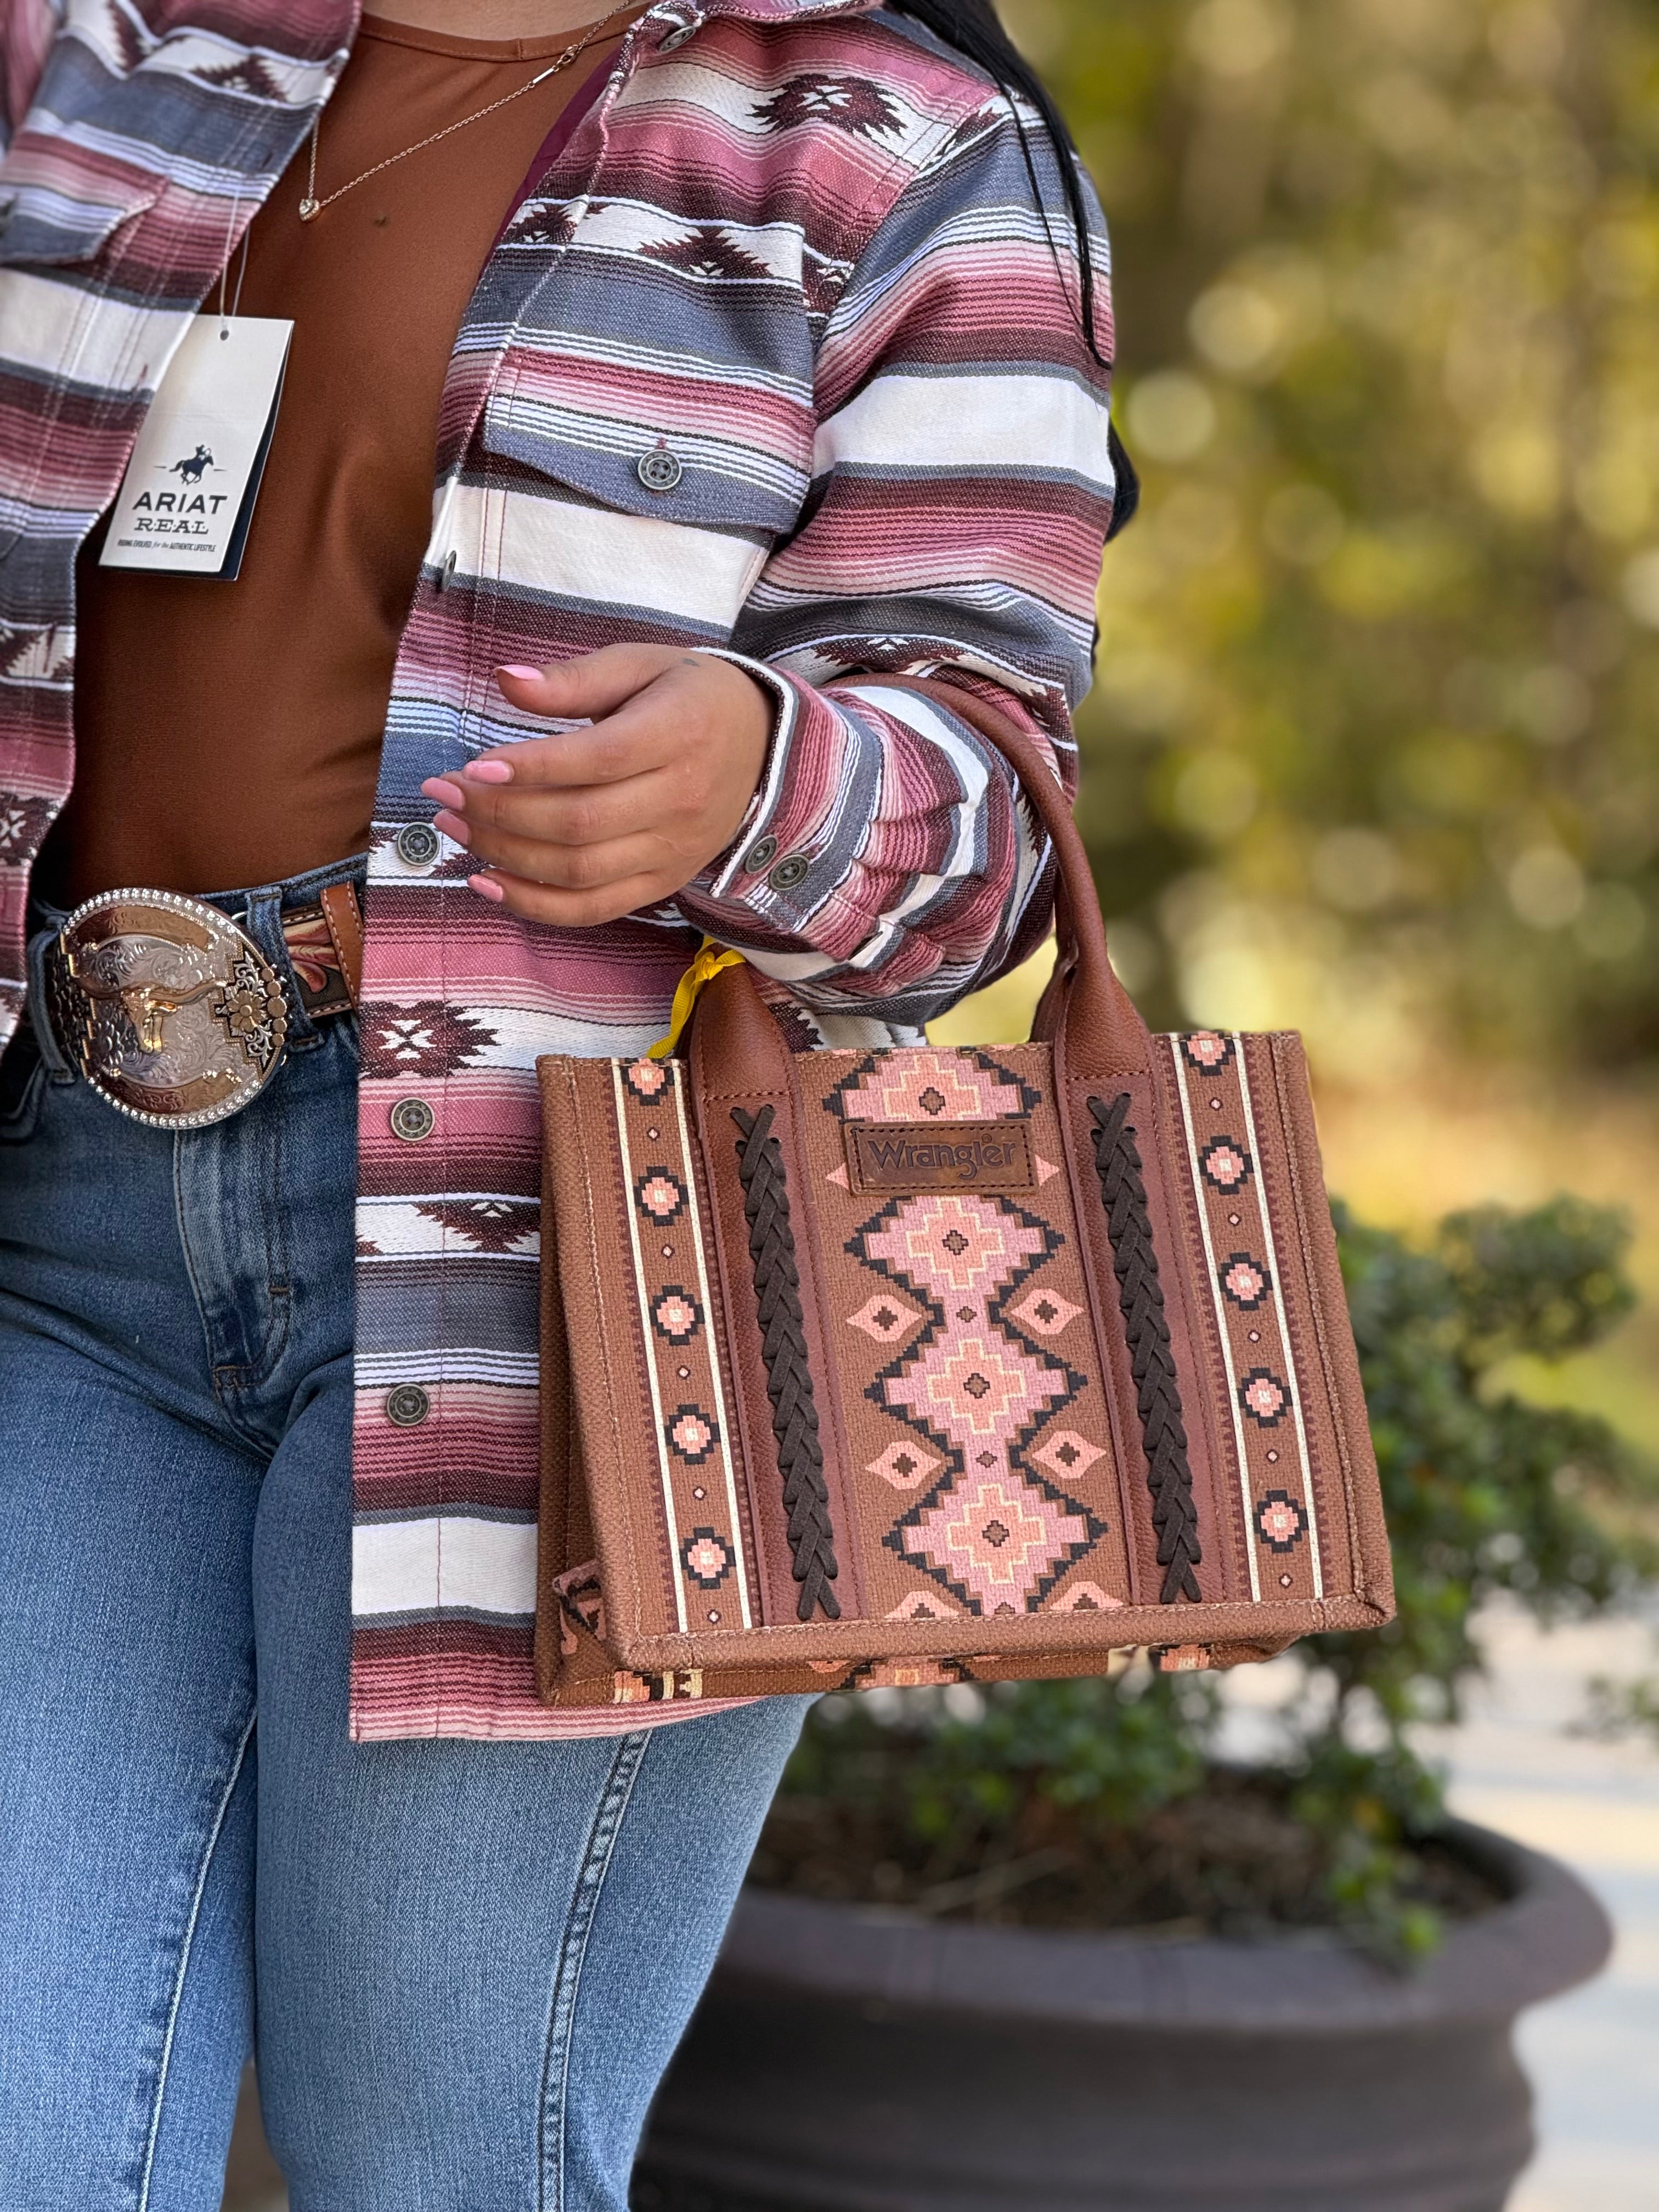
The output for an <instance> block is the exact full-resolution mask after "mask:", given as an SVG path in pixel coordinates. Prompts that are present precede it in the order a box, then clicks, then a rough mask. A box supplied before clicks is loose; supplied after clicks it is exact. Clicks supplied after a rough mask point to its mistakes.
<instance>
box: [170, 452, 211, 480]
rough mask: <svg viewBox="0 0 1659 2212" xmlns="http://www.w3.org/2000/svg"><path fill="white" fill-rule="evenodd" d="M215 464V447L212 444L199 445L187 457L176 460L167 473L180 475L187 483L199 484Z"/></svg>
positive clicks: (173, 475) (172, 475)
mask: <svg viewBox="0 0 1659 2212" xmlns="http://www.w3.org/2000/svg"><path fill="white" fill-rule="evenodd" d="M214 465H215V464H214V459H213V448H212V447H210V446H197V448H196V451H195V452H194V453H191V454H190V455H188V456H187V457H186V459H184V460H182V461H174V462H173V465H172V466H171V467H170V468H169V469H168V471H167V474H168V475H169V476H170V477H180V478H181V479H182V480H183V481H184V482H185V483H187V484H198V483H201V481H202V478H203V477H204V476H205V475H206V474H207V472H208V471H209V470H210V468H212V467H213V466H214Z"/></svg>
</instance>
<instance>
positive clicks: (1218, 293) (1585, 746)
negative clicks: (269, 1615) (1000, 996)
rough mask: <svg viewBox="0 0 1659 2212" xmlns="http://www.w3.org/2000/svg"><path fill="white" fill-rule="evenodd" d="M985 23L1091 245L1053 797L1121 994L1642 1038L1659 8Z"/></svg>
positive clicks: (1306, 8)
mask: <svg viewBox="0 0 1659 2212" xmlns="http://www.w3.org/2000/svg"><path fill="white" fill-rule="evenodd" d="M1004 13H1005V15H1006V20H1007V21H1008V22H1009V25H1010V27H1011V28H1012V30H1013V31H1014V33H1015V34H1016V36H1017V37H1018V39H1019V40H1021V42H1022V44H1023V45H1024V47H1025V48H1026V50H1027V51H1028V52H1030V54H1031V55H1032V57H1033V58H1034V59H1035V60H1036V61H1037V62H1038V63H1039V64H1040V65H1041V66H1042V69H1043V70H1044V71H1045V72H1046V74H1047V75H1048V78H1049V80H1050V82H1052V83H1053V84H1054V87H1055V88H1056V90H1057V92H1058V93H1059V94H1060V99H1061V100H1062V103H1063V105H1064V106H1065V107H1066V111H1067V112H1068V114H1069V115H1070V116H1071V118H1072V119H1073V124H1074V125H1075V127H1076V129H1077V131H1078V134H1079V140H1080V142H1081V143H1082V145H1083V148H1084V150H1085V155H1086V157H1087V159H1088V161H1089V162H1090V165H1091V168H1092V169H1093V171H1094V173H1095V175H1096V177H1097V180H1098V182H1099V184H1100V186H1101V190H1102V193H1103V198H1104V200H1105V204H1106V206H1107V210H1108V213H1109V218H1110V220H1111V223H1112V228H1113V233H1114V240H1115V264H1116V278H1115V282H1116V293H1117V310H1118V328H1119V347H1118V350H1119V359H1120V363H1121V381H1120V386H1119V391H1120V397H1121V421H1122V424H1123V428H1124V433H1125V436H1126V439H1127V443H1128V445H1129V447H1130V449H1131V451H1132V452H1133V453H1134V454H1135V456H1136V458H1137V459H1138V461H1139V464H1140V465H1141V469H1142V473H1143V475H1144V477H1145V479H1146V507H1145V511H1144V513H1143V515H1142V518H1141V520H1139V521H1138V522H1137V523H1136V525H1135V526H1134V527H1133V529H1132V530H1131V531H1129V532H1127V534H1126V535H1125V537H1123V538H1121V540H1119V541H1118V543H1117V544H1115V545H1114V547H1113V548H1112V549H1111V551H1110V553H1109V558H1108V562H1107V568H1106V575H1105V582H1104V586H1103V595H1102V602H1101V605H1102V617H1103V640H1102V653H1101V662H1100V681H1099V686H1098V689H1097V692H1096V694H1095V696H1094V698H1093V699H1092V700H1091V702H1090V704H1089V706H1088V708H1086V709H1085V717H1084V721H1083V735H1084V740H1085V752H1086V762H1087V777H1086V782H1085V798H1084V802H1083V818H1084V821H1085V830H1086V832H1087V834H1088V836H1089V837H1090V841H1091V848H1092V852H1093V856H1094V859H1095V861H1096V865H1097V872H1098V875H1099V878H1100V882H1101V886H1102V890H1103V899H1104V902H1105V905H1106V908H1107V911H1108V914H1109V916H1110V917H1112V919H1113V922H1114V927H1115V950H1116V952H1117V956H1118V957H1119V960H1120V963H1121V965H1122V966H1123V968H1124V970H1125V974H1126V979H1127V981H1129V982H1130V984H1131V987H1133V988H1134V989H1136V990H1137V992H1138V993H1139V995H1140V997H1141V1000H1142V1003H1143V1006H1145V1008H1146V1012H1147V1013H1148V1016H1149V1018H1151V1019H1152V1021H1153V1022H1154V1024H1159V1023H1163V1024H1174V1023H1176V1022H1179V1021H1182V1020H1198V1021H1204V1022H1209V1021H1224V1022H1226V1023H1229V1024H1243V1025H1246V1026H1250V1027H1258V1026H1268V1025H1270V1024H1271V1025H1278V1024H1292V1025H1295V1026H1299V1027H1301V1028H1303V1029H1304V1030H1306V1031H1307V1033H1308V1035H1309V1039H1310V1046H1311V1047H1312V1049H1313V1052H1314V1054H1315V1057H1316V1061H1317V1062H1318V1063H1319V1064H1320V1065H1321V1066H1322V1068H1323V1070H1324V1072H1325V1073H1327V1074H1328V1075H1335V1076H1337V1077H1339V1078H1340V1077H1342V1076H1344V1075H1352V1076H1353V1077H1354V1078H1356V1079H1360V1080H1364V1077H1365V1075H1366V1073H1367V1072H1368V1071H1370V1070H1371V1069H1373V1068H1375V1067H1376V1065H1377V1064H1378V1063H1379V1062H1380V1061H1389V1060H1391V1061H1392V1062H1393V1063H1394V1064H1395V1066H1396V1067H1397V1066H1398V1065H1399V1064H1400V1063H1401V1060H1409V1058H1410V1057H1411V1056H1412V1055H1413V1054H1418V1055H1420V1054H1422V1053H1423V1052H1424V1051H1425V1050H1435V1051H1438V1052H1441V1053H1444V1052H1446V1051H1448V1050H1449V1051H1451V1052H1452V1053H1454V1054H1458V1055H1468V1056H1473V1057H1474V1060H1476V1061H1485V1062H1487V1063H1490V1062H1491V1061H1492V1060H1493V1058H1494V1057H1496V1058H1498V1059H1499V1060H1504V1061H1508V1060H1522V1059H1525V1060H1534V1061H1537V1060H1542V1061H1543V1062H1544V1063H1546V1064H1551V1063H1553V1064H1554V1065H1557V1066H1567V1065H1570V1064H1577V1065H1583V1064H1585V1063H1589V1064H1591V1065H1595V1066H1601V1067H1603V1068H1606V1069H1608V1070H1613V1069H1623V1070H1629V1069H1631V1068H1632V1067H1633V1066H1637V1065H1638V1064H1639V1063H1641V1062H1643V1061H1644V1060H1651V1058H1652V1056H1653V1055H1654V1054H1655V1052H1656V1048H1659V985H1656V977H1659V958H1656V951H1659V744H1656V738H1655V732H1654V712H1655V705H1656V700H1659V192H1656V189H1655V182H1654V171H1655V161H1656V155H1659V9H1655V8H1654V7H1653V6H1652V5H1650V4H1647V0H1004Z"/></svg>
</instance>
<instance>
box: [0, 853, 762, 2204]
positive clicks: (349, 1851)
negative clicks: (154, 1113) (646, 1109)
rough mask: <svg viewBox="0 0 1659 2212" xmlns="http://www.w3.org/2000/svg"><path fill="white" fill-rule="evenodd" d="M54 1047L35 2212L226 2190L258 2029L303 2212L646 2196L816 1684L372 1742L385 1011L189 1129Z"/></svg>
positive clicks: (252, 912)
mask: <svg viewBox="0 0 1659 2212" xmlns="http://www.w3.org/2000/svg"><path fill="white" fill-rule="evenodd" d="M346 872H347V871H345V870H336V871H326V872H322V873H321V874H319V875H317V876H313V877H311V878H304V879H301V881H300V882H299V883H298V884H295V885H293V886H289V887H287V888H288V890H289V894H290V896H293V897H294V899H295V902H301V900H302V898H303V895H304V893H305V892H306V890H307V889H309V890H311V891H312V892H313V894H314V890H315V889H316V888H317V886H318V885H319V884H321V883H323V882H326V881H329V880H333V879H337V878H338V877H339V876H342V875H343V874H345V873H346ZM219 903H222V904H223V905H225V906H226V907H227V908H228V910H230V911H233V912H238V913H246V916H247V921H246V927H248V928H249V929H250V931H251V933H252V934H254V935H255V936H256V937H257V938H258V939H259V941H260V942H261V944H262V946H263V948H264V951H265V952H266V955H267V957H270V958H271V959H272V960H273V962H274V963H276V964H277V965H278V966H279V967H281V968H285V967H286V959H285V956H284V954H283V951H282V945H281V938H280V932H279V930H278V927H277V921H276V916H277V913H278V908H279V906H280V903H281V892H280V890H273V891H270V892H269V893H260V894H257V895H247V894H243V895H240V896H237V897H234V898H227V899H226V900H223V901H222V902H219ZM43 1049H44V1051H45V1052H46V1054H47V1057H46V1058H45V1059H43V1058H42V1052H43ZM56 1058H57V1055H56V1050H55V1048H54V1047H52V1045H51V1042H50V1040H47V1041H46V1043H45V1045H44V1047H43V1046H42V1045H41V1044H40V1043H38V1042H36V1041H35V1040H34V1039H33V1037H30V1036H27V1035H25V1036H23V1037H22V1038H21V1039H20V1040H19V1042H17V1043H16V1044H15V1046H14V1048H12V1050H11V1051H10V1052H9V1054H8V1055H7V1060H6V1063H5V1066H4V1070H3V1081H0V1091H3V1094H4V1098H3V1108H0V2212H212V2208H214V2207H216V2205H217V2204H218V2202H219V2194H220V2189H221V2185H222V2176H223V2171H224V2160H225V2150H226V2145H227V2142H228V2136H229V2130H230V2123H231V2114H232V2110H233V2107H234V2101H235V2096H236V2087H237V2081H238V2076H239V2075H240V2071H241V2068H242V2065H243V2063H244V2060H245V2057H246V2055H247V2053H248V2051H249V2049H250V2047H251V2045H253V2044H254V2043H256V2042H257V2046H258V2069H259V2081H260V2092H261V2099H262V2102H263V2105H264V2116H265V2124H266V2130H267V2132H268V2134H269V2136H270V2142H271V2144H272V2147H273V2148H274V2149H275V2151H276V2155H277V2158H278V2160H280V2161H281V2164H282V2166H283V2170H284V2172H285V2173H286V2174H287V2176H288V2179H289V2188H290V2191H291V2196H292V2202H293V2205H294V2212H506V2208H508V2207H514V2208H524V2212H622V2208H623V2205H624V2203H625V2202H626V2197H627V2183H628V2172H629V2164H630V2162H631V2160H632V2157H633V2153H634V2147H635V2142H636V2140H637V2137H638V2134H639V2130H640V2128H641V2124H642V2122H643V2119H644V2116H645V2111H646V2107H647V2104H648V2102H649V2100H650V2098H651V2095H652V2093H653V2090H654V2088H655V2087H656V2084H657V2081H658V2080H659V2076H660V2075H661V2074H662V2072H663V2069H665V2066H666V2064H667V2062H668V2059H669V2057H670V2055H671V2052H672V2051H673V2048H674V2045H675V2043H676V2041H677V2040H678V2037H679V2034H680V2032H681V2029H682V2028H683V2027H684V2024H685V2021H686V2020H687V2018H688V2017H689V2015H690V2011H691V2008H692V2006H693V2004H694V2003H695V2002H696V1997H697V1995H698V1993H699V1991H700V1990H701V1988H702V1983H703V1981H704V1978H706V1976H707V1974H708V1970H709V1968H710V1966H712V1964H713V1961H714V1953H715V1950H716V1948H717V1947H718V1944H719V1942H720V1935H721V1931H722V1929H723V1928H724V1925H725V1923H726V1916H727V1914H728V1912H729V1911H730V1909H731V1906H732V1901H733V1899H734V1898H735V1896H736V1893H737V1890H738V1884H739V1883H740V1881H742V1878H743V1874H744V1867H745V1865H746V1863H747V1861H748V1858H749V1855H750V1849H751V1847H752V1845H753V1843H754V1840H755V1837H756V1834H757V1830H758V1828H759V1826H760V1823H761V1820H762V1819H763V1815H764V1813H765V1810H766V1806H767V1803H768V1801H769V1797H770V1796H771V1793H772V1790H773V1787H774V1784H775V1782H776V1779H777V1777H778V1773H779V1771H780V1769H781V1766H782V1764H783V1761H784V1759H786V1758H787V1754H788V1752H789V1750H790V1747H791V1746H792V1745H793V1741H794V1739H795V1735H796V1733H797V1730H798V1729H799V1724H800V1717H801V1713H802V1711H803V1710H804V1705H803V1701H801V1700H799V1699H776V1700H773V1701H771V1702H769V1703H767V1704H763V1705H753V1706H750V1707H747V1708H744V1709H743V1710H740V1711H734V1712H728V1713H724V1714H719V1715H712V1716H710V1717H708V1718H706V1719H703V1720H694V1721H690V1722H688V1723H685V1724H684V1725H683V1726H679V1727H676V1728H670V1729H659V1730H657V1731H655V1732H653V1733H650V1734H635V1735H618V1736H614V1737H610V1738H605V1739H600V1740H597V1741H578V1742H564V1743H495V1744H491V1743H468V1742H456V1741H420V1742H404V1743H374V1744H367V1745H361V1746H356V1745H353V1744H352V1743H350V1742H349V1741H348V1738H347V1735H346V1659H347V1638H348V1626H347V1624H348V1596H349V1548H348V1547H349V1533H348V1523H349V1510H350V1457H351V1450H350V1443H351V1440H350V1424H351V1407H350V1385H351V1334H352V1308H351V1271H352V1199H353V1188H354V1177H355V1134H356V1125H355V1111H356V1038H355V1036H354V1035H353V1030H352V1024H351V1020H350V1018H349V1017H343V1018H336V1019H335V1020H333V1021H332V1022H331V1023H328V1024H323V1025H322V1026H321V1027H320V1028H313V1027H312V1026H311V1024H308V1023H307V1022H306V1021H305V1020H304V1019H303V1018H301V1019H300V1020H299V1022H298V1023H297V1024H296V1029H295V1032H294V1033H293V1048H292V1050H291V1051H290V1054H289V1058H288V1060H286V1062H285V1063H284V1065H283V1068H282V1070H281V1072H280V1073H278V1075H277V1076H276V1079H275V1080H274V1082H273V1083H272V1084H271V1085H270V1087H269V1088H268V1089H267V1090H266V1091H264V1094H263V1095H262V1096H261V1097H259V1098H258V1099H257V1100H256V1101H255V1102H254V1103H253V1104H252V1105H251V1106H249V1107H247V1108H246V1109H244V1111H243V1112H242V1113H240V1115H236V1116H235V1117H234V1119H232V1120H230V1121H224V1122H221V1123H220V1124H218V1125H217V1126H216V1127H212V1128H209V1129H204V1130H200V1131H197V1132H193V1133H186V1134H180V1135H177V1136H174V1135H172V1134H169V1133H166V1132H164V1131H161V1130H156V1129H150V1128H146V1127H143V1126H141V1125H140V1124H138V1123H137V1122H133V1121H127V1120H125V1118H123V1117H122V1116H121V1115H118V1114H117V1113H116V1112H115V1111H114V1110H113V1109H112V1108H110V1107H109V1106H107V1105H106V1104H105V1103H104V1102H103V1101H102V1100H101V1099H100V1098H99V1097H96V1096H95V1095H94V1092H93V1091H91V1090H90V1089H89V1088H88V1086H87V1085H85V1084H83V1083H82V1082H79V1081H76V1080H75V1079H72V1078H70V1076H69V1075H68V1073H67V1071H66V1070H64V1067H63V1064H62V1062H61V1060H58V1061H57V1066H56V1067H54V1066H52V1064H51V1063H52V1060H55V1059H56ZM256 1717H257V1719H256ZM256 2023H257V2027H256Z"/></svg>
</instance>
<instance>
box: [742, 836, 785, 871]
mask: <svg viewBox="0 0 1659 2212" xmlns="http://www.w3.org/2000/svg"><path fill="white" fill-rule="evenodd" d="M777 854H778V841H777V839H776V838H775V837H757V838H756V840H755V842H754V843H753V844H752V845H751V846H750V848H749V850H748V851H747V852H746V853H745V854H744V856H743V865H744V870H745V872H747V873H748V874H750V875H751V876H759V875H763V874H764V873H765V872H766V871H767V869H768V868H769V867H770V866H771V865H772V863H773V861H774V860H775V859H776V858H777Z"/></svg>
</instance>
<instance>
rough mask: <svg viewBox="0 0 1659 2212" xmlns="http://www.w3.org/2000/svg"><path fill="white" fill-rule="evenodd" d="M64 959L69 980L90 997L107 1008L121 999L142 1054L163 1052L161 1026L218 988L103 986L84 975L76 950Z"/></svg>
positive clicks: (78, 952) (199, 986) (154, 985)
mask: <svg viewBox="0 0 1659 2212" xmlns="http://www.w3.org/2000/svg"><path fill="white" fill-rule="evenodd" d="M65 957H66V959H67V962H68V965H69V972H70V980H71V981H73V982H75V983H77V984H78V985H79V986H80V987H81V989H82V990H83V991H84V992H85V993H86V994H87V996H88V998H89V999H92V1000H97V1001H99V1002H100V1003H102V1004H104V1005H107V1004H108V1003H109V1002H110V1001H111V1000H118V1002H119V1004H120V1007H121V1011H122V1012H123V1013H124V1014H125V1016H126V1018H127V1019H128V1020H129V1021H130V1022H131V1024H132V1026H133V1030H134V1031H135V1032H136V1034H137V1039H138V1049H139V1050H140V1052H160V1051H161V1032H162V1024H163V1023H164V1022H165V1021H166V1020H167V1016H168V1015H169V1014H176V1013H177V1012H179V1008H180V1007H181V1006H193V1005H194V1004H195V1003H196V1001H197V999H203V998H205V997H206V996H207V994H208V993H209V992H210V991H211V990H214V989H216V985H215V984H213V983H212V982H206V983H198V984H197V986H196V987H195V989H194V990H191V991H164V990H163V989H162V988H161V986H160V985H159V984H157V983H101V982H100V981H98V979H97V977H96V976H94V975H88V974H86V973H85V971H84V968H83V963H82V957H81V954H80V951H79V950H78V949H77V948H76V947H74V946H70V948H69V950H68V951H67V953H66V955H65Z"/></svg>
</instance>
